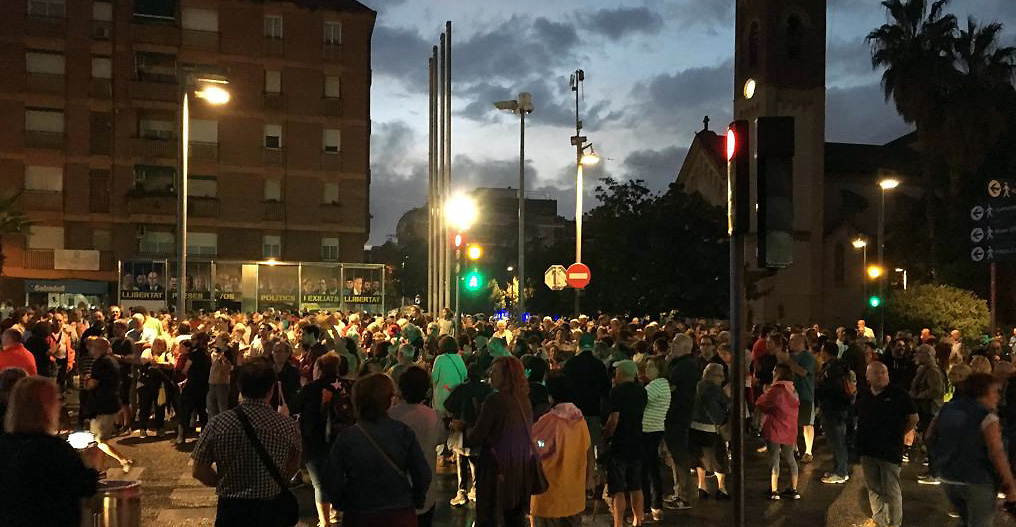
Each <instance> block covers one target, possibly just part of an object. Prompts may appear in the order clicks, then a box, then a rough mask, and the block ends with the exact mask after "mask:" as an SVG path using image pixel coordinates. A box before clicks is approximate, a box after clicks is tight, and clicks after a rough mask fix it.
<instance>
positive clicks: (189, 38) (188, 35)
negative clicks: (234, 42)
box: [182, 29, 219, 51]
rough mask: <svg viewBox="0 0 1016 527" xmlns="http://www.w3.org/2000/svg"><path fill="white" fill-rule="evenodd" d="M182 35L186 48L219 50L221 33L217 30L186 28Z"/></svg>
mask: <svg viewBox="0 0 1016 527" xmlns="http://www.w3.org/2000/svg"><path fill="white" fill-rule="evenodd" d="M182 37H183V38H182V40H183V47H185V48H190V49H201V50H205V51H219V34H218V33H216V32H215V31H197V30H194V29H184V30H183V32H182Z"/></svg>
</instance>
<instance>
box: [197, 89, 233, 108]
mask: <svg viewBox="0 0 1016 527" xmlns="http://www.w3.org/2000/svg"><path fill="white" fill-rule="evenodd" d="M194 96H195V97H197V98H198V99H204V100H206V101H208V103H209V104H216V105H218V104H226V103H227V102H229V92H228V91H226V89H225V88H223V87H222V86H219V85H218V84H208V85H205V86H202V88H201V89H200V90H198V91H196V92H194Z"/></svg>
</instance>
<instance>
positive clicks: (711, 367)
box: [688, 363, 730, 500]
mask: <svg viewBox="0 0 1016 527" xmlns="http://www.w3.org/2000/svg"><path fill="white" fill-rule="evenodd" d="M725 377H726V376H725V375H724V373H723V366H721V365H719V364H715V363H710V364H707V365H706V368H705V370H703V371H702V380H700V381H699V383H698V386H697V387H696V389H695V406H694V409H693V410H692V421H691V430H690V431H689V436H688V440H689V442H690V443H691V447H692V453H693V455H694V456H695V457H696V458H697V459H698V465H697V466H696V469H695V471H696V472H697V473H698V495H699V499H708V498H709V491H708V490H707V489H706V471H707V470H709V471H711V472H712V473H713V474H716V499H717V500H729V499H730V494H728V493H727V486H726V485H725V482H726V476H727V473H728V472H730V469H729V465H730V463H729V461H730V456H729V455H728V454H727V440H726V438H724V437H723V435H724V433H726V432H727V430H729V428H728V426H729V421H730V419H729V414H730V394H729V393H728V392H727V391H725V390H724V388H723V387H722V386H723V381H724V379H725ZM727 389H728V390H729V386H728V388H727Z"/></svg>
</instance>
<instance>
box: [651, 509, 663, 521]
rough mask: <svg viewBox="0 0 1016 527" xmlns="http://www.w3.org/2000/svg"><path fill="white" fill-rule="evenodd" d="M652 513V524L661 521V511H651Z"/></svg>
mask: <svg viewBox="0 0 1016 527" xmlns="http://www.w3.org/2000/svg"><path fill="white" fill-rule="evenodd" d="M652 512H653V521H654V522H659V521H663V509H652Z"/></svg>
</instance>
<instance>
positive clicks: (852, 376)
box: [843, 370, 857, 400]
mask: <svg viewBox="0 0 1016 527" xmlns="http://www.w3.org/2000/svg"><path fill="white" fill-rule="evenodd" d="M843 392H844V393H846V394H847V397H848V398H849V399H851V400H853V399H854V397H856V396H857V374H856V373H854V370H847V371H846V372H845V374H844V375H843Z"/></svg>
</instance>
